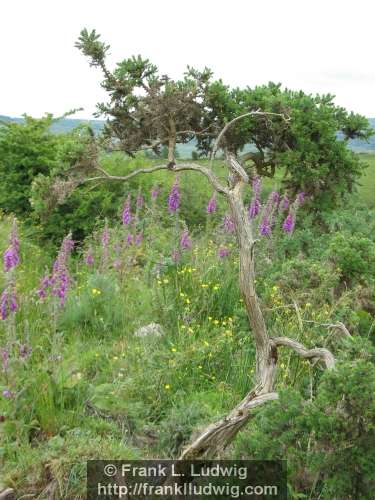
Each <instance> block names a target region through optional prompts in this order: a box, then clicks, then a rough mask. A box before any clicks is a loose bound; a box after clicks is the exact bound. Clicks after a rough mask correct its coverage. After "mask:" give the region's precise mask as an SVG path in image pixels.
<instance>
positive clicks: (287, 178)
mask: <svg viewBox="0 0 375 500" xmlns="http://www.w3.org/2000/svg"><path fill="white" fill-rule="evenodd" d="M76 46H77V47H78V48H79V49H80V50H81V51H82V53H83V54H84V55H85V56H87V57H88V58H89V61H90V65H92V66H95V67H99V68H101V70H102V71H103V76H104V80H103V82H102V86H103V88H104V89H105V90H106V91H107V92H108V95H109V100H108V102H106V103H99V104H98V115H105V116H106V117H107V119H108V120H107V125H106V128H105V135H106V138H107V139H108V140H109V141H112V142H113V143H114V147H116V148H118V149H121V150H123V151H125V152H126V153H128V154H134V153H135V152H136V151H139V150H142V149H146V150H147V149H151V150H153V151H154V152H158V151H160V148H162V147H167V148H168V160H169V162H174V161H175V158H174V148H175V145H176V143H185V142H188V141H191V140H194V141H196V148H197V150H198V152H199V154H201V155H210V154H212V150H213V147H214V139H215V137H216V136H217V134H218V133H219V131H220V130H221V129H222V128H223V127H224V126H225V124H226V123H228V122H230V121H231V120H233V119H234V118H235V117H238V116H240V115H243V114H245V113H247V112H251V111H253V112H254V111H257V110H258V111H262V112H267V113H269V114H268V115H259V116H257V115H253V116H248V117H246V118H244V119H242V120H241V121H238V122H237V123H235V124H234V125H233V126H232V127H231V129H230V130H228V131H227V133H226V134H225V137H223V138H222V140H221V143H220V147H221V148H223V149H224V150H226V151H229V152H232V153H234V154H235V155H237V157H238V158H239V159H240V161H241V162H242V163H243V164H244V165H246V166H247V167H246V168H250V167H252V168H254V167H255V169H256V171H257V173H258V174H259V175H263V176H269V177H274V176H275V175H276V173H278V175H281V176H282V179H283V184H284V187H285V188H287V189H289V190H291V191H292V192H293V193H295V192H297V191H298V190H303V191H305V192H306V193H307V194H308V195H309V196H310V199H311V200H313V201H314V203H315V204H318V205H319V206H321V207H322V206H323V207H324V206H326V207H329V206H331V205H332V204H333V203H335V202H336V201H337V199H338V197H340V196H343V195H345V193H347V192H351V191H352V189H353V187H354V185H355V182H356V180H357V179H358V177H359V176H360V174H361V171H362V168H363V164H362V163H361V162H360V160H359V159H358V158H357V157H356V156H355V154H354V153H353V152H351V151H350V150H349V149H348V147H347V144H348V140H349V139H353V138H360V139H363V140H366V139H368V138H369V137H370V136H371V135H372V133H373V131H372V129H371V127H370V125H369V123H368V121H367V119H366V118H365V117H363V116H360V115H358V114H354V113H352V112H350V113H349V112H347V111H346V110H345V109H344V108H342V107H339V106H336V105H335V104H334V96H333V95H330V94H328V95H322V96H320V95H316V96H313V95H307V94H305V93H304V92H302V91H292V90H289V89H284V88H282V86H281V84H275V83H268V84H267V85H262V86H256V87H255V88H250V87H245V88H238V87H236V88H230V87H229V86H228V85H225V84H224V83H223V82H222V80H215V79H214V78H213V73H212V71H211V70H210V69H208V68H204V69H203V71H198V70H196V69H194V68H191V67H187V70H186V72H185V74H184V76H183V78H182V79H181V80H173V79H172V78H170V77H169V76H167V75H161V74H159V72H158V69H157V67H156V66H155V65H154V64H152V63H151V62H150V61H149V60H147V59H143V58H142V57H141V56H137V57H131V58H128V59H124V60H123V61H121V62H119V63H118V64H117V66H116V67H115V69H114V70H113V71H110V70H109V69H108V67H107V65H106V56H107V53H108V51H109V48H110V46H109V45H106V44H105V43H104V42H102V41H101V39H100V35H98V34H97V33H96V31H95V30H93V31H91V32H89V31H88V30H86V29H84V30H82V32H81V34H80V37H79V40H78V42H77V43H76ZM278 171H279V172H278Z"/></svg>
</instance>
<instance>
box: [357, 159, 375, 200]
mask: <svg viewBox="0 0 375 500" xmlns="http://www.w3.org/2000/svg"><path fill="white" fill-rule="evenodd" d="M360 157H361V158H362V159H363V161H364V162H366V163H367V164H368V168H367V170H366V171H365V173H364V175H363V177H362V179H361V181H360V184H361V185H360V188H359V193H360V196H361V198H362V199H363V201H364V202H365V203H366V204H367V205H368V207H369V208H374V207H375V154H361V155H360Z"/></svg>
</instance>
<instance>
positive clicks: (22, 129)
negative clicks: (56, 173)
mask: <svg viewBox="0 0 375 500" xmlns="http://www.w3.org/2000/svg"><path fill="white" fill-rule="evenodd" d="M52 121H53V119H52V115H47V116H46V117H45V118H42V119H40V120H37V119H34V118H31V117H30V116H26V115H25V123H24V124H19V123H13V122H3V123H1V124H0V176H1V184H0V208H1V209H2V210H4V211H6V212H13V213H15V214H17V215H26V214H29V213H30V208H31V207H30V202H29V198H30V188H31V183H32V181H33V179H34V177H35V176H37V175H38V174H43V175H48V174H49V173H50V172H51V171H52V170H53V168H54V167H56V165H57V151H58V149H59V145H60V142H61V138H60V137H59V136H56V135H53V134H52V133H51V132H50V131H49V127H50V126H51V124H52Z"/></svg>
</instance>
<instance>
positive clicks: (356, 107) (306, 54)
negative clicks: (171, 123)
mask: <svg viewBox="0 0 375 500" xmlns="http://www.w3.org/2000/svg"><path fill="white" fill-rule="evenodd" d="M374 14H375V7H374V6H373V1H372V0H357V1H356V2H355V3H354V4H353V3H352V2H349V1H348V0H341V1H338V0H330V1H329V2H327V1H323V0H315V1H314V2H313V1H311V0H310V1H309V0H282V1H281V0H231V2H229V3H228V2H225V3H224V2H219V1H216V2H215V1H213V0H199V1H198V0H189V1H185V2H182V1H180V2H178V1H176V0H174V1H172V0H159V1H158V2H155V1H152V0H137V1H134V0H129V1H126V0H107V1H106V2H104V1H99V0H91V1H89V0H75V1H73V0H65V1H64V2H63V1H57V0H12V1H3V2H2V5H1V7H0V16H1V18H0V19H1V20H0V23H1V25H0V47H1V53H0V55H1V64H2V74H1V80H0V82H1V83H0V114H8V115H13V116H17V115H20V114H22V113H23V112H27V113H29V114H31V115H35V116H40V115H41V114H43V113H44V112H47V111H48V112H53V113H54V114H57V115H59V114H63V113H64V112H66V111H67V110H69V109H71V108H75V107H83V108H84V109H85V110H84V111H83V112H81V113H79V115H78V116H82V117H90V116H91V114H92V113H93V111H94V110H95V104H96V103H97V102H98V101H101V100H105V93H104V91H103V90H102V89H101V88H100V85H99V83H100V72H99V71H98V70H96V69H94V68H90V67H89V66H88V63H87V61H86V60H85V58H84V57H83V56H82V55H81V54H80V53H79V52H78V50H77V49H76V48H74V42H75V41H76V39H77V37H78V35H79V32H80V30H81V29H82V28H83V27H87V28H95V29H96V30H97V31H98V32H99V33H101V34H102V36H103V40H104V41H106V42H107V43H109V44H110V45H111V56H110V61H109V63H110V65H114V64H115V62H116V61H119V60H121V59H123V58H124V57H128V56H130V55H132V54H142V55H143V56H145V57H148V58H150V59H151V60H152V61H153V62H154V63H155V64H157V65H158V66H159V68H160V70H161V71H162V72H163V73H169V74H172V76H174V77H178V76H180V75H181V74H182V72H183V71H184V69H185V67H186V65H187V64H189V65H192V66H195V67H198V68H202V67H204V66H209V67H210V68H212V69H213V70H214V72H215V76H216V77H220V78H222V79H223V80H224V81H225V82H228V83H229V84H231V85H250V86H253V85H256V84H262V83H267V82H268V81H270V80H273V81H276V82H282V83H283V84H284V85H285V86H287V87H289V88H293V89H302V90H304V91H306V92H312V93H316V92H319V93H328V92H329V93H332V94H335V95H336V102H337V104H340V105H342V106H345V107H347V108H348V109H350V110H353V111H356V112H360V113H362V114H365V115H367V116H375V98H374V95H373V93H374V75H375V71H374V70H373V20H374Z"/></svg>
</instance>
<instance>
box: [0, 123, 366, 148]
mask: <svg viewBox="0 0 375 500" xmlns="http://www.w3.org/2000/svg"><path fill="white" fill-rule="evenodd" d="M1 120H3V121H15V122H17V123H22V122H23V118H12V117H10V116H4V115H0V121H1ZM368 120H369V122H370V124H371V126H372V128H373V129H374V130H375V118H369V119H368ZM82 123H89V124H90V125H91V127H92V128H93V130H94V132H95V133H99V132H100V131H101V130H102V129H103V126H104V123H105V121H104V120H82V119H79V118H64V119H62V120H59V121H58V122H56V123H54V124H53V125H52V127H51V130H52V132H54V133H56V134H60V133H65V132H69V131H70V130H72V129H73V128H74V127H77V126H78V125H80V124H82ZM349 147H350V149H352V150H353V151H356V152H357V153H370V152H375V135H374V136H373V137H371V139H370V140H369V142H365V141H359V140H357V139H355V140H351V141H349ZM194 149H195V146H194V142H193V141H192V142H190V143H188V144H179V145H178V146H177V150H178V153H179V155H180V157H181V158H190V157H191V153H192V151H193V150H194Z"/></svg>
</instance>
